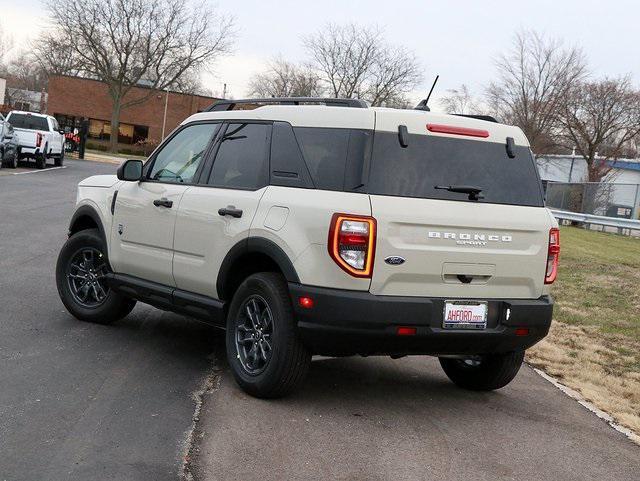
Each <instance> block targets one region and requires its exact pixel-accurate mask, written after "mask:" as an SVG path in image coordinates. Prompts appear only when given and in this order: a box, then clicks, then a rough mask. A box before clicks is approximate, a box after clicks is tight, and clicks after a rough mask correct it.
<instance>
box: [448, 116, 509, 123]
mask: <svg viewBox="0 0 640 481" xmlns="http://www.w3.org/2000/svg"><path fill="white" fill-rule="evenodd" d="M453 115H457V116H458V117H469V118H470V119H478V120H486V121H487V122H495V123H496V124H499V123H500V122H498V121H497V120H496V118H495V117H493V116H491V115H479V114H453Z"/></svg>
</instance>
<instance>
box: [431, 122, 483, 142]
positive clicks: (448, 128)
mask: <svg viewBox="0 0 640 481" xmlns="http://www.w3.org/2000/svg"><path fill="white" fill-rule="evenodd" d="M427 130H428V131H429V132H436V133H438V134H452V135H466V136H468V137H482V138H484V139H486V138H487V137H489V131H488V130H482V129H469V128H467V127H456V126H455V125H442V124H427Z"/></svg>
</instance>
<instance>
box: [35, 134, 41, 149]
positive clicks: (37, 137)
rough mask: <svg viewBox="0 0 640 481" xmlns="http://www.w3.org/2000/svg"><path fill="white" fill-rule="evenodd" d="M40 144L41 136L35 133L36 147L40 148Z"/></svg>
mask: <svg viewBox="0 0 640 481" xmlns="http://www.w3.org/2000/svg"><path fill="white" fill-rule="evenodd" d="M41 143H42V134H41V133H40V132H38V133H36V147H40V144H41Z"/></svg>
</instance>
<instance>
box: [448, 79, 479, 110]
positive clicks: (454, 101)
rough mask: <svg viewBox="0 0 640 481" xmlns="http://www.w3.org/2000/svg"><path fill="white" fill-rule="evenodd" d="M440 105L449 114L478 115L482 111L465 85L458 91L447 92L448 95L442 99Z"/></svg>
mask: <svg viewBox="0 0 640 481" xmlns="http://www.w3.org/2000/svg"><path fill="white" fill-rule="evenodd" d="M440 103H441V104H442V107H443V108H444V111H445V112H446V113H448V114H474V113H476V114H477V113H480V111H481V108H480V106H479V105H478V103H477V102H476V101H475V99H474V98H473V96H472V95H471V92H470V91H469V88H468V87H467V86H466V85H465V84H462V85H460V87H459V88H457V89H449V90H447V95H445V96H444V97H442V98H441V99H440Z"/></svg>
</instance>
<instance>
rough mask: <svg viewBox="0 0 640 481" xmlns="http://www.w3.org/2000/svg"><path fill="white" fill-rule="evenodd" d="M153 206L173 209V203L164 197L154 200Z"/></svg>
mask: <svg viewBox="0 0 640 481" xmlns="http://www.w3.org/2000/svg"><path fill="white" fill-rule="evenodd" d="M153 205H155V206H156V207H166V208H168V209H171V207H173V201H172V200H169V199H167V198H165V197H163V198H162V199H156V200H154V201H153Z"/></svg>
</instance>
